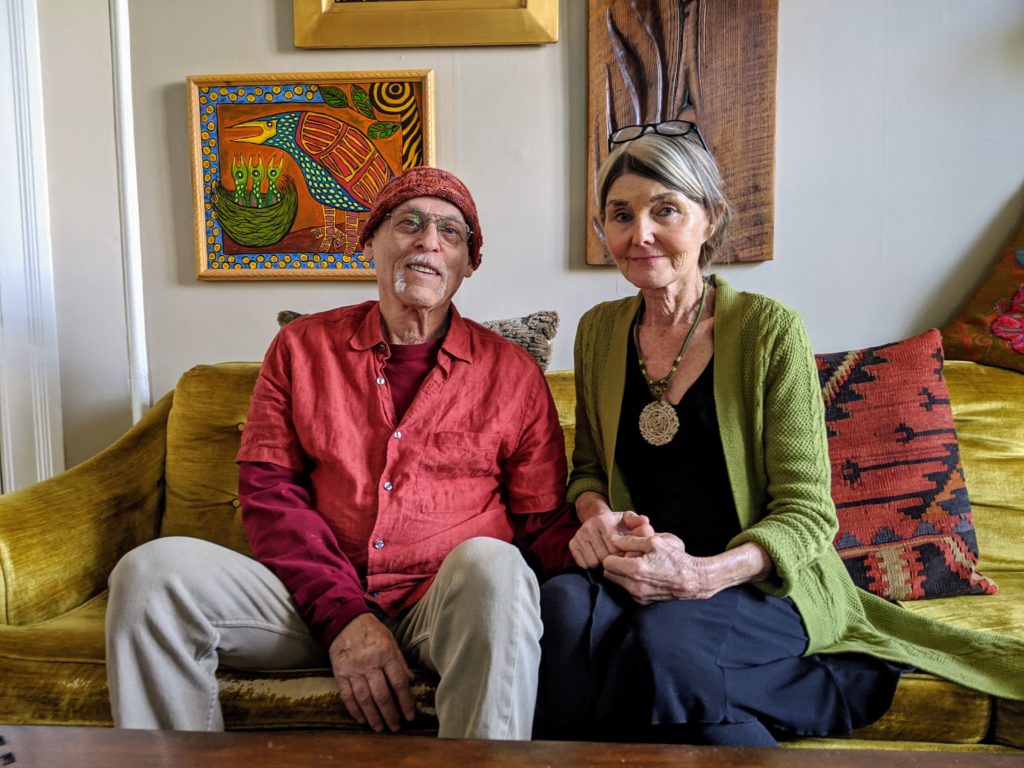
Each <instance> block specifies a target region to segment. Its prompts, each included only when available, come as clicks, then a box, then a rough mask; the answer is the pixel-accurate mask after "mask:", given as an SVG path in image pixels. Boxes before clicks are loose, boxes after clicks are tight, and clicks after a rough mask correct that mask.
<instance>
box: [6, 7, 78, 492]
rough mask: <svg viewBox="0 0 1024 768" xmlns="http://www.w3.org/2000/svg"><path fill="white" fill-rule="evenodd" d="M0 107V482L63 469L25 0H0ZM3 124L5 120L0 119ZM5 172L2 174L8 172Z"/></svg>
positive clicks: (35, 39)
mask: <svg viewBox="0 0 1024 768" xmlns="http://www.w3.org/2000/svg"><path fill="white" fill-rule="evenodd" d="M0 6H2V17H0V106H2V107H3V108H2V109H0V114H4V113H6V114H9V115H11V117H12V124H11V125H10V126H9V131H10V134H11V136H12V137H13V139H14V140H13V142H10V143H6V142H5V143H4V145H3V146H2V147H0V166H2V167H5V168H8V169H14V170H16V173H15V174H13V177H14V180H15V181H16V184H15V189H16V192H17V198H16V201H13V203H7V202H6V201H7V200H8V199H9V198H7V197H6V196H5V203H4V205H3V206H0V231H2V232H3V233H4V240H5V243H4V249H3V251H2V252H0V488H2V490H3V491H4V492H7V491H12V490H15V489H16V488H20V487H23V486H26V485H31V484H32V483H35V482H38V481H40V480H45V479H46V478H48V477H50V476H52V475H54V474H56V473H57V472H59V471H61V470H62V469H63V468H64V457H63V454H64V448H63V429H62V423H61V399H60V359H59V356H58V353H57V314H56V305H55V300H54V290H53V260H52V255H51V246H50V212H49V194H48V189H47V175H46V147H45V132H44V129H43V98H42V73H41V67H40V62H39V29H38V20H37V18H36V5H35V1H34V0H0ZM4 129H5V130H8V126H6V125H5V126H4ZM8 179H9V180H10V179H11V176H10V175H9V176H8Z"/></svg>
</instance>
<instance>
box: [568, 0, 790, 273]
mask: <svg viewBox="0 0 1024 768" xmlns="http://www.w3.org/2000/svg"><path fill="white" fill-rule="evenodd" d="M588 2H589V13H590V16H589V54H588V58H589V79H590V88H589V129H588V147H589V151H590V155H589V163H588V165H589V168H588V174H587V178H588V194H587V263H588V264H610V263H611V261H610V259H609V258H608V256H607V254H606V253H605V249H604V245H603V243H602V242H601V237H600V232H599V228H598V226H597V222H598V220H599V219H598V211H597V203H596V186H595V182H596V176H597V169H598V168H599V167H600V165H601V161H602V160H604V158H605V157H606V156H607V154H608V134H610V133H611V132H612V131H614V130H615V129H617V128H621V127H623V126H626V125H634V124H644V123H657V122H662V121H665V120H674V119H680V120H690V121H692V122H695V123H697V125H698V126H699V127H700V130H701V133H702V134H703V136H704V138H705V140H706V141H707V143H708V146H709V147H710V149H711V151H712V153H713V154H714V155H715V158H716V159H717V160H718V164H719V167H720V168H721V170H722V175H723V177H724V178H725V183H726V194H727V195H728V196H729V199H730V200H731V201H732V203H733V206H734V207H735V209H736V213H737V218H736V219H735V221H734V226H733V228H732V231H731V234H730V237H729V246H728V247H727V248H726V249H724V250H723V252H722V254H721V256H720V258H719V261H720V262H723V261H724V262H735V261H744V262H746V261H767V260H770V259H771V258H772V241H773V235H774V186H775V185H774V181H775V179H774V173H775V58H776V50H777V19H778V0H588Z"/></svg>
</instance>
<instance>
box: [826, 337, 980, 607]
mask: <svg viewBox="0 0 1024 768" xmlns="http://www.w3.org/2000/svg"><path fill="white" fill-rule="evenodd" d="M816 360H817V364H818V376H819V379H820V381H821V388H822V395H823V397H824V400H825V422H826V426H827V429H828V443H829V456H830V457H831V461H832V497H833V499H834V500H835V503H836V513H837V514H838V516H839V533H838V534H837V535H836V538H835V542H834V544H835V547H836V550H838V552H839V555H840V557H842V559H843V562H844V563H845V565H846V569H847V570H848V571H849V572H850V575H851V576H852V577H853V580H854V582H855V583H856V584H857V586H859V587H861V588H863V589H866V590H868V591H869V592H873V593H875V594H876V595H879V596H880V597H884V598H886V599H888V600H917V599H922V598H933V597H952V596H954V595H975V594H994V593H995V592H996V590H997V587H996V585H995V583H994V582H992V581H991V580H989V579H988V578H987V577H985V576H983V575H981V573H979V572H978V570H977V563H978V542H977V538H976V536H975V532H974V521H973V519H972V517H971V507H970V502H969V501H968V498H967V487H966V485H965V483H964V472H963V467H962V466H961V464H960V451H959V446H958V444H957V438H956V429H955V425H954V423H953V414H952V410H951V408H950V402H949V391H948V390H947V389H946V382H945V379H944V378H943V375H942V363H943V355H942V343H941V337H940V335H939V332H938V331H937V330H935V329H932V330H930V331H927V332H926V333H923V334H921V335H920V336H915V337H913V338H911V339H906V340H904V341H899V342H895V343H893V344H886V345H884V346H880V347H871V348H868V349H858V350H853V351H850V352H838V353H835V354H827V355H816Z"/></svg>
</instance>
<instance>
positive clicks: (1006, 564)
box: [945, 360, 1024, 601]
mask: <svg viewBox="0 0 1024 768" xmlns="http://www.w3.org/2000/svg"><path fill="white" fill-rule="evenodd" d="M945 375H946V381H947V383H948V384H949V396H950V399H951V400H952V402H953V416H954V418H955V419H956V431H957V436H958V437H959V442H960V451H961V458H962V460H963V465H964V474H965V476H966V478H967V487H968V488H969V489H970V492H971V512H972V514H973V516H974V524H975V527H976V529H977V532H978V547H979V548H980V550H981V564H982V567H983V568H984V570H985V571H986V573H987V572H989V571H991V572H992V573H993V574H995V573H997V572H1001V571H1024V546H1022V544H1021V542H1024V418H1022V413H1021V403H1024V374H1021V373H1017V372H1015V371H1010V370H1006V369H1003V368H995V367H992V366H986V365H978V364H977V363H970V362H964V361H957V360H949V361H947V362H946V367H945ZM993 578H996V580H997V581H999V579H998V578H997V577H996V576H993ZM1020 599H1021V600H1022V601H1024V594H1022V595H1021V598H1020Z"/></svg>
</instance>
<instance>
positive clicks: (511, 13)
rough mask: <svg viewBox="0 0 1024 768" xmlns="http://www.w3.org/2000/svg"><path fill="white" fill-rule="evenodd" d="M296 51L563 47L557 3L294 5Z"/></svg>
mask: <svg viewBox="0 0 1024 768" xmlns="http://www.w3.org/2000/svg"><path fill="white" fill-rule="evenodd" d="M293 3H294V5H293V19H294V31H295V46H296V47H297V48H416V47H435V46H461V45H539V44H543V43H556V42H558V0H390V1H389V0H376V1H375V2H370V3H368V2H354V1H352V0H348V1H347V2H346V1H345V0H342V2H335V1H334V0H293Z"/></svg>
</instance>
